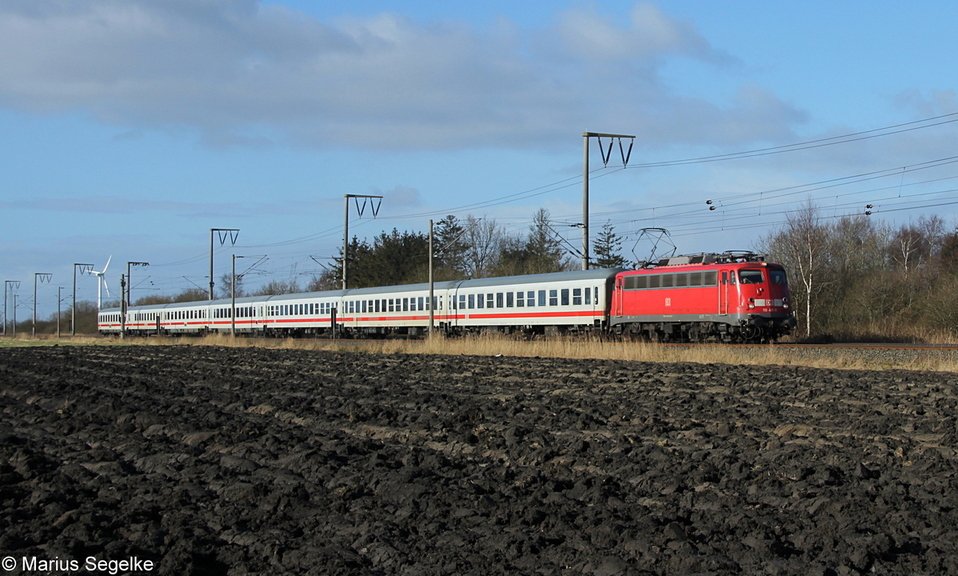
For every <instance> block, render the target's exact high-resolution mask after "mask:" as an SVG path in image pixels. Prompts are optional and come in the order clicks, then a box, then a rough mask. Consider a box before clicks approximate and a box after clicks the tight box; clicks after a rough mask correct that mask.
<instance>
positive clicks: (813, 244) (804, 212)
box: [767, 200, 833, 336]
mask: <svg viewBox="0 0 958 576" xmlns="http://www.w3.org/2000/svg"><path fill="white" fill-rule="evenodd" d="M767 244H768V248H769V250H768V252H769V254H770V255H771V256H772V257H773V259H775V260H777V261H779V262H780V263H782V264H784V265H785V267H786V269H788V270H789V271H790V273H791V276H792V278H793V281H792V285H793V286H794V285H795V283H794V277H795V275H796V274H797V275H798V280H799V285H800V286H801V293H799V294H796V293H793V294H792V296H793V297H795V296H798V299H800V300H801V302H800V305H801V306H803V307H804V309H805V310H804V316H805V318H804V320H805V334H806V336H810V335H811V334H812V324H813V314H812V312H813V309H814V308H815V306H814V304H815V303H816V297H817V296H818V295H819V294H821V293H822V292H823V291H824V289H825V288H826V287H827V286H828V285H829V284H830V283H832V282H833V279H831V278H827V277H826V274H825V273H826V271H827V269H828V267H829V264H830V263H829V257H830V253H829V230H828V227H827V226H825V225H824V224H822V222H821V217H820V216H819V213H818V208H816V207H815V205H814V204H812V202H811V200H809V201H808V202H807V203H806V204H805V206H804V207H802V208H801V209H800V210H798V211H797V212H793V213H791V214H789V215H788V217H787V218H786V220H785V227H784V229H783V230H782V231H781V232H779V233H778V234H775V235H773V236H772V238H771V240H770V241H768V243H767Z"/></svg>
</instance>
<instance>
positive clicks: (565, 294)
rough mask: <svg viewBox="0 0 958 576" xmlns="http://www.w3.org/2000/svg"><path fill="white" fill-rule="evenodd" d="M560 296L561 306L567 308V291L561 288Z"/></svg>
mask: <svg viewBox="0 0 958 576" xmlns="http://www.w3.org/2000/svg"><path fill="white" fill-rule="evenodd" d="M561 294H562V305H563V306H568V305H569V289H568V288H563V289H562V292H561Z"/></svg>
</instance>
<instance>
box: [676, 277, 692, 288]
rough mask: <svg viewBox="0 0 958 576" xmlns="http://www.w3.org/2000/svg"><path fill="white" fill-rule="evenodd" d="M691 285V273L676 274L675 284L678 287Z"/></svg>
mask: <svg viewBox="0 0 958 576" xmlns="http://www.w3.org/2000/svg"><path fill="white" fill-rule="evenodd" d="M688 285H689V275H688V274H676V275H675V286H676V288H684V287H685V286H688Z"/></svg>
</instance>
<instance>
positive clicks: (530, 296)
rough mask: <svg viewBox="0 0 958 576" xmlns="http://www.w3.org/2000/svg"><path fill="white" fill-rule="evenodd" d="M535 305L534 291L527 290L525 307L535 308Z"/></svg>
mask: <svg viewBox="0 0 958 576" xmlns="http://www.w3.org/2000/svg"><path fill="white" fill-rule="evenodd" d="M535 305H536V293H535V291H534V290H529V291H528V292H526V306H535Z"/></svg>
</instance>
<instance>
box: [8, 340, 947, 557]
mask: <svg viewBox="0 0 958 576" xmlns="http://www.w3.org/2000/svg"><path fill="white" fill-rule="evenodd" d="M956 384H958V377H956V376H955V375H951V374H940V373H922V372H894V371H883V372H879V371H875V372H870V371H838V370H834V371H832V370H821V369H810V368H797V367H789V368H783V367H778V366H764V367H748V366H729V365H704V364H649V363H628V362H619V361H598V360H596V361H579V360H577V361H571V360H554V359H540V358H531V359H530V358H509V357H498V358H492V357H470V356H417V355H369V354H343V353H326V352H308V351H296V350H263V349H231V348H216V347H189V346H173V347H153V346H149V347H147V346H142V347H141V346H129V347H86V348H83V347H56V348H6V349H0V557H3V560H4V566H3V572H2V573H13V574H15V573H33V572H31V568H35V567H36V566H42V565H41V564H29V563H30V562H37V561H44V562H51V563H54V562H61V563H69V562H71V561H73V562H76V563H78V564H79V570H73V569H72V566H69V565H68V564H67V565H66V566H67V569H65V570H60V571H56V570H52V571H51V570H46V571H40V570H38V569H34V572H42V573H45V574H49V573H63V572H82V571H84V570H85V569H86V570H88V571H89V572H91V573H107V570H108V568H102V569H101V568H100V567H104V566H107V565H106V564H100V565H98V566H100V567H98V568H96V569H93V570H90V569H87V568H85V566H86V564H85V562H86V561H87V559H89V558H92V559H94V560H96V561H113V562H119V561H126V560H130V559H135V560H136V561H139V562H143V561H148V562H152V563H153V566H152V569H151V570H141V572H142V573H150V574H324V575H326V574H350V575H352V574H383V575H386V574H403V575H419V574H430V575H431V574H437V575H438V574H475V575H482V576H488V575H492V574H556V575H559V574H570V575H571V574H593V575H598V576H609V575H615V574H661V575H682V574H703V575H704V574H720V575H724V574H795V575H802V576H808V575H815V576H824V575H831V574H841V575H844V574H901V575H909V576H914V575H918V574H936V575H937V574H958V511H956V503H958V476H956V475H958V459H956V448H958V430H956V419H955V417H956V410H958V390H956ZM11 561H12V562H11ZM130 561H132V560H130ZM47 566H48V567H49V566H54V567H55V566H56V565H55V564H48V565H47ZM114 566H117V565H116V564H114ZM129 566H137V565H133V564H131V565H128V567H129ZM139 566H140V567H142V564H140V565H139ZM61 567H63V566H61ZM118 571H120V572H122V571H123V570H118ZM114 573H117V572H116V571H114Z"/></svg>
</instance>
